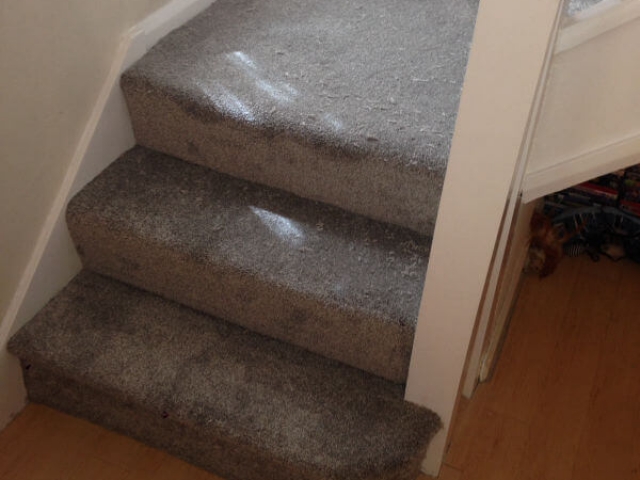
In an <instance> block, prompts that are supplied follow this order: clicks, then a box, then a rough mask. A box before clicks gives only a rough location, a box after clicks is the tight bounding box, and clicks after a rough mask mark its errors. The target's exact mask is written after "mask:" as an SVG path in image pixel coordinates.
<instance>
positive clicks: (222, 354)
mask: <svg viewBox="0 0 640 480" xmlns="http://www.w3.org/2000/svg"><path fill="white" fill-rule="evenodd" d="M9 349H10V351H11V352H12V353H14V354H15V355H17V356H18V357H19V358H20V359H21V360H22V363H23V365H24V371H25V381H26V384H27V387H28V390H29V396H30V398H31V400H32V401H35V402H41V403H44V404H47V405H50V406H53V407H56V408H59V409H61V410H64V411H67V412H69V413H71V414H75V415H78V416H82V417H85V418H88V419H89V420H92V421H94V422H97V423H100V424H103V425H105V426H107V427H109V428H112V429H115V430H118V431H121V432H123V433H126V434H129V435H131V436H133V437H135V438H138V439H141V440H143V441H145V442H147V443H149V444H151V445H154V446H156V447H160V448H163V449H166V450H168V451H169V452H172V453H174V454H176V455H178V456H181V457H183V458H185V459H186V460H188V461H190V462H192V463H195V464H196V465H199V466H202V467H204V468H207V469H209V470H211V471H213V472H214V473H217V474H220V475H222V476H224V477H225V478H226V479H228V480H233V479H242V480H253V479H255V480H258V479H260V480H263V479H264V478H269V479H273V480H281V479H282V480H284V479H287V480H294V479H298V480H299V479H314V480H316V479H317V480H320V479H326V480H329V479H332V480H338V479H344V480H355V479H363V480H364V479H381V480H382V479H389V480H391V479H394V480H413V479H415V477H416V476H417V473H418V468H419V463H420V461H421V459H422V456H423V454H424V451H425V449H426V445H427V444H428V441H429V439H430V438H431V436H432V435H433V434H434V433H435V431H437V429H438V428H439V426H440V425H439V420H438V418H437V416H436V415H434V414H433V413H431V412H429V411H428V410H425V409H422V408H419V407H416V406H414V405H412V404H409V403H407V402H404V401H403V400H402V389H401V387H399V386H398V385H396V384H393V383H390V382H387V381H385V380H382V379H381V378H379V377H376V376H372V375H369V374H367V373H365V372H363V371H361V370H358V369H354V368H351V367H347V366H345V365H343V364H340V363H338V362H334V361H332V360H328V359H326V358H324V357H321V356H317V355H314V354H312V353H309V352H306V351H304V350H301V349H299V348H296V347H293V346H291V345H288V344H286V343H282V342H279V341H277V340H272V339H269V338H267V337H264V336H261V335H258V334H255V333H251V332H249V331H247V330H245V329H243V328H241V327H238V326H234V325H232V324H229V323H226V322H223V321H220V320H217V319H215V318H213V317H208V316H206V315H204V314H200V313H197V312H195V311H193V310H191V309H189V308H187V307H184V306H181V305H179V304H176V303H173V302H170V301H167V300H163V299H161V298H160V297H157V296H155V295H152V294H150V293H147V292H144V291H141V290H138V289H135V288H133V287H129V286H126V285H125V284H122V283H119V282H117V281H114V280H110V279H107V278H106V277H102V276H99V275H96V274H93V273H88V272H82V273H81V274H80V275H79V276H78V277H76V278H75V279H74V280H73V281H72V282H71V283H70V284H69V285H68V286H67V287H66V289H65V290H64V291H63V292H62V293H61V294H60V295H58V296H57V297H56V298H55V299H54V300H52V301H51V302H50V303H49V304H48V305H47V306H46V307H45V308H44V309H43V310H42V311H41V312H40V313H39V314H38V315H37V316H36V317H35V318H34V319H33V320H32V321H31V322H30V323H29V324H27V326H26V327H24V328H23V329H22V330H21V331H20V332H19V333H18V334H17V335H16V336H14V337H13V338H12V339H11V341H10V344H9Z"/></svg>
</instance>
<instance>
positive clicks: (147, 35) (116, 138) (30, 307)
mask: <svg viewBox="0 0 640 480" xmlns="http://www.w3.org/2000/svg"><path fill="white" fill-rule="evenodd" d="M213 1H214V0H173V1H171V2H169V3H168V4H167V5H165V6H164V7H162V8H160V9H158V10H157V11H156V12H154V13H152V14H151V15H150V16H149V17H147V18H146V19H145V20H143V21H142V22H140V23H139V24H137V25H135V26H134V27H133V28H131V29H130V30H129V31H128V32H127V33H126V34H125V35H124V36H123V37H122V40H121V42H120V45H119V47H118V50H117V52H116V55H115V57H114V59H113V62H112V64H111V69H110V71H109V74H108V75H107V78H106V79H105V82H104V84H103V86H102V89H101V90H100V94H99V96H98V98H97V100H96V103H95V105H94V107H93V110H92V112H91V116H90V117H89V121H88V122H87V125H86V127H85V129H84V131H83V134H82V136H81V138H80V141H79V143H78V145H77V147H76V149H75V153H74V156H73V158H72V161H71V163H70V166H69V168H68V170H67V172H66V175H65V177H64V180H63V182H62V184H61V186H60V189H59V190H58V194H57V196H56V198H55V201H54V202H53V204H52V206H51V209H50V211H49V214H48V215H47V218H46V220H45V222H44V224H43V225H42V228H41V230H40V235H39V237H38V240H37V242H36V246H35V248H34V250H33V252H32V254H31V258H30V260H29V263H28V264H27V267H26V268H25V270H24V272H23V273H22V277H21V278H20V283H19V285H18V289H17V291H16V293H15V294H14V296H13V298H12V300H11V303H10V304H9V308H8V310H7V314H6V315H5V318H3V319H2V323H0V385H2V388H0V429H2V428H4V427H5V426H6V425H7V424H8V423H9V422H10V421H11V419H12V418H13V417H14V416H15V415H16V414H17V413H18V412H20V411H21V410H22V408H23V407H24V406H25V405H26V391H25V389H24V385H23V383H22V372H21V370H20V367H19V364H18V361H17V359H15V358H14V357H13V356H11V355H10V354H8V352H7V350H6V345H7V342H8V340H9V338H10V336H11V335H12V334H13V333H14V332H15V331H17V330H18V329H19V328H20V327H21V326H22V325H24V324H25V323H26V322H27V321H29V320H30V319H31V318H32V317H33V315H35V313H36V312H37V311H38V310H40V308H42V307H43V306H44V305H45V304H46V302H48V301H49V300H50V299H51V298H52V297H53V296H54V295H55V294H56V293H57V292H59V291H60V290H61V289H62V288H63V287H64V286H65V285H66V284H67V283H68V282H69V280H70V279H71V278H72V277H73V276H74V275H75V274H77V273H78V272H79V271H80V268H81V265H80V259H79V258H78V256H77V254H76V251H75V248H74V245H73V242H72V241H71V238H70V237H69V233H68V231H67V227H66V224H65V208H66V206H67V203H68V201H69V200H70V199H71V197H72V196H73V195H74V194H75V193H77V192H78V191H79V190H80V189H81V188H82V187H83V186H84V185H86V184H87V183H88V182H89V181H91V179H93V178H94V177H95V176H96V175H97V174H98V173H100V172H101V171H102V170H104V169H105V168H106V167H107V166H108V165H109V164H110V163H111V162H113V161H114V160H115V159H116V158H117V157H118V156H120V155H121V154H122V153H124V152H125V151H126V150H128V149H129V148H131V147H133V146H134V144H135V139H134V136H133V129H132V127H131V122H130V119H129V114H128V111H127V107H126V104H125V100H124V97H123V95H122V92H121V90H120V88H119V79H120V75H121V74H122V72H123V71H124V70H126V69H127V68H128V67H129V66H130V65H132V64H133V63H134V62H135V61H136V60H138V59H139V58H140V57H142V56H143V55H144V54H145V53H146V52H147V51H148V50H149V49H150V48H151V47H152V46H153V45H154V44H155V43H156V42H157V41H158V40H160V39H161V38H162V37H163V36H165V35H166V34H167V33H169V32H170V31H171V30H173V29H175V28H177V27H179V26H181V25H182V24H184V23H185V22H187V21H188V20H190V19H191V18H193V17H194V16H196V15H197V14H198V13H200V12H202V11H203V10H204V9H205V8H207V7H208V6H209V5H211V4H212V3H213Z"/></svg>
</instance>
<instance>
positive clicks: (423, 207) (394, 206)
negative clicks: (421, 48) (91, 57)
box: [122, 76, 443, 235]
mask: <svg viewBox="0 0 640 480" xmlns="http://www.w3.org/2000/svg"><path fill="white" fill-rule="evenodd" d="M122 87H123V90H124V93H125V96H126V98H127V103H128V106H129V112H130V114H131V118H132V122H133V127H134V131H135V135H136V140H137V142H138V143H139V144H140V145H143V146H146V147H148V148H152V149H154V150H158V151H160V152H164V153H167V154H170V155H173V156H175V157H178V158H181V159H183V160H187V161H190V162H193V163H196V164H200V165H204V166H206V167H209V168H212V169H214V170H216V171H219V172H223V173H227V174H229V175H233V176H235V177H238V178H242V179H245V180H249V181H252V182H256V183H261V184H264V185H269V186H272V187H276V188H280V189H282V190H286V191H289V192H291V193H294V194H296V195H299V196H301V197H305V198H309V199H312V200H318V201H321V202H324V203H328V204H331V205H335V206H338V207H340V208H343V209H345V210H348V211H351V212H355V213H358V214H362V215H365V216H367V217H370V218H373V219H375V220H381V221H384V222H388V223H393V224H396V225H401V226H404V227H408V228H411V229H412V230H414V231H416V232H419V233H422V234H425V235H431V234H432V233H433V226H434V224H435V218H436V214H437V210H438V203H439V198H440V191H441V188H442V181H443V177H442V175H441V172H439V171H430V170H428V169H425V168H417V167H416V168H412V167H410V166H408V165H406V164H404V165H399V163H398V162H396V161H394V159H393V158H389V159H380V158H376V157H375V154H373V153H367V152H362V151H359V152H358V151H348V150H345V149H344V148H338V147H334V146H331V145H327V144H319V141H318V142H314V141H309V140H308V139H307V140H306V141H302V140H299V139H298V138H296V136H295V134H290V133H277V134H276V133H274V132H269V131H267V130H265V129H257V128H252V127H251V126H250V125H244V126H243V125H241V124H239V123H237V122H235V121H233V120H228V119H222V118H215V119H212V118H211V117H212V116H213V117H215V114H214V113H213V112H209V113H208V115H207V116H206V119H205V118H203V117H204V116H203V115H199V114H197V113H195V112H191V111H190V110H189V107H188V106H186V105H181V103H180V102H179V101H177V100H175V99H174V98H172V97H171V95H170V94H168V92H164V91H157V90H154V89H153V88H150V87H149V86H147V85H138V84H137V83H136V82H134V81H133V80H127V78H126V76H125V78H124V79H123V82H122Z"/></svg>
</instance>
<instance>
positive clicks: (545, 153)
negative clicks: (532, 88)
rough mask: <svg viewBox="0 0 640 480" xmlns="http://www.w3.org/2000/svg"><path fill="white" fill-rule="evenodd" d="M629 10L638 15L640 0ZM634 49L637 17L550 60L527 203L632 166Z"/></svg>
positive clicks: (639, 33)
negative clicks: (551, 61)
mask: <svg viewBox="0 0 640 480" xmlns="http://www.w3.org/2000/svg"><path fill="white" fill-rule="evenodd" d="M630 5H631V6H635V9H636V12H635V13H636V14H640V0H635V1H634V2H632V3H630ZM596 27H599V25H596ZM639 46H640V18H637V19H635V20H633V21H629V22H627V23H624V24H622V25H620V26H617V27H616V28H614V29H612V30H610V31H608V32H606V33H603V34H602V35H599V36H596V37H595V38H592V39H590V40H587V41H586V42H585V43H583V44H581V45H578V46H576V47H575V48H572V49H569V50H566V51H562V52H560V53H559V54H558V55H556V56H555V57H554V59H553V63H552V67H551V72H550V76H549V84H548V86H547V90H546V93H545V99H544V103H543V108H542V111H541V114H540V118H539V122H538V127H537V130H536V134H535V137H534V139H533V144H532V149H531V155H530V157H529V162H528V165H527V179H526V180H525V192H524V193H525V198H526V199H527V200H530V199H531V198H535V197H537V196H540V195H544V194H546V193H550V192H552V191H555V190H560V189H562V188H566V187H568V186H571V185H573V184H576V183H579V182H582V181H585V180H587V179H589V178H592V177H595V176H598V175H602V174H603V173H606V172H608V171H611V170H614V169H616V168H622V167H625V166H628V165H630V164H633V163H638V161H639V160H640V88H638V86H639V85H640V51H639V50H638V47H639ZM547 186H548V188H546V187H547ZM529 190H532V191H533V192H534V193H532V194H529Z"/></svg>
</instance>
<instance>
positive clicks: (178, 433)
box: [23, 361, 422, 480]
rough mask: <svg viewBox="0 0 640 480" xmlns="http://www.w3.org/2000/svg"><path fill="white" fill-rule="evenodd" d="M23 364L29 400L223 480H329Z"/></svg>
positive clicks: (392, 474) (395, 478)
mask: <svg viewBox="0 0 640 480" xmlns="http://www.w3.org/2000/svg"><path fill="white" fill-rule="evenodd" d="M23 365H28V366H29V368H28V369H24V379H25V384H26V386H27V391H28V394H29V400H30V401H32V402H35V403H41V404H44V405H47V406H49V407H52V408H55V409H57V410H60V411H62V412H65V413H68V414H70V415H73V416H76V417H80V418H84V419H86V420H89V421H90V422H93V423H95V424H97V425H100V426H103V427H105V428H108V429H110V430H114V431H116V432H119V433H122V434H124V435H127V436H130V437H132V438H134V439H136V440H139V441H141V442H143V443H145V444H147V445H149V446H151V447H154V448H158V449H161V450H165V451H167V452H169V453H170V454H172V455H175V456H176V457H179V458H182V459H183V460H185V461H187V462H189V463H191V464H193V465H196V466H198V467H201V468H203V469H205V470H208V471H210V472H212V473H214V474H216V475H220V476H221V477H223V478H224V479H225V480H265V479H269V480H331V479H330V478H327V477H325V476H322V475H321V474H320V473H318V472H316V471H313V470H303V469H302V468H301V467H300V466H298V468H296V466H295V465H293V464H292V463H291V462H287V461H285V460H282V459H277V458H273V456H271V455H269V454H268V453H265V452H260V451H257V450H256V449H255V448H251V447H249V446H246V445H243V444H242V443H239V442H238V443H235V442H233V440H232V439H230V438H229V437H226V436H224V435H222V434H221V435H218V436H214V435H211V433H210V432H207V433H206V434H202V433H201V432H199V431H198V430H197V429H194V428H191V427H190V426H189V425H185V424H184V423H181V422H179V421H177V420H175V419H172V417H171V415H170V414H169V415H168V416H167V415H166V414H164V412H162V411H157V412H152V411H149V410H147V409H145V408H143V407H141V406H139V405H137V404H135V403H131V402H127V401H125V400H123V399H121V398H118V397H115V396H113V395H109V394H108V393H106V392H102V391H98V390H96V389H95V388H93V387H91V386H88V385H85V384H80V383H78V382H76V381H74V380H70V379H68V378H65V377H61V376H59V375H56V374H55V373H53V372H51V371H50V370H48V369H46V368H42V367H40V366H38V365H35V364H29V363H28V362H27V361H23ZM165 417H166V418H165ZM416 458H422V456H420V457H416ZM418 470H419V463H418V462H417V461H416V459H413V460H412V461H410V462H408V463H406V464H402V465H397V466H396V467H395V468H393V469H392V470H391V471H388V472H384V473H382V474H380V473H371V475H370V476H362V477H358V480H369V479H371V480H415V478H416V477H417V476H418V473H419V471H418ZM354 480H355V479H354Z"/></svg>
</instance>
